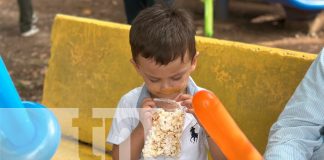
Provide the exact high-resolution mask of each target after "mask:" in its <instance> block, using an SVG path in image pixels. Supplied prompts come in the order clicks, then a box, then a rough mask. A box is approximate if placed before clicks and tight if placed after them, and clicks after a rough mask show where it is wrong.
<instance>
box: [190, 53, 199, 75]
mask: <svg viewBox="0 0 324 160" xmlns="http://www.w3.org/2000/svg"><path fill="white" fill-rule="evenodd" d="M198 56H199V52H197V53H196V55H195V57H193V59H192V62H191V71H194V70H195V69H196V66H197V59H198Z"/></svg>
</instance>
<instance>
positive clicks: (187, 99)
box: [175, 94, 195, 115]
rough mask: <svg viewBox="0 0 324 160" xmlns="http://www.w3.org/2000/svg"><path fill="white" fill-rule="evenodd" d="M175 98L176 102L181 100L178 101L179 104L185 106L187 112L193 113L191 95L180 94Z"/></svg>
mask: <svg viewBox="0 0 324 160" xmlns="http://www.w3.org/2000/svg"><path fill="white" fill-rule="evenodd" d="M175 100H176V101H177V102H181V103H180V105H181V106H185V107H187V112H188V113H191V114H193V115H195V114H194V110H193V107H192V95H189V94H181V95H179V96H178V97H177V98H176V99H175Z"/></svg>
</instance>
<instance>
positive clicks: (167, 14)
mask: <svg viewBox="0 0 324 160" xmlns="http://www.w3.org/2000/svg"><path fill="white" fill-rule="evenodd" d="M129 39H130V44H131V50H132V56H133V59H134V61H135V62H136V58H137V56H138V55H141V56H142V57H144V58H153V59H154V61H155V62H156V63H157V64H160V65H166V64H168V63H169V62H171V61H173V60H175V59H177V58H178V57H181V59H182V60H183V58H184V56H185V54H186V53H188V54H189V58H190V59H191V60H192V59H193V58H194V56H195V55H196V46H195V27H194V24H193V20H192V18H191V16H190V15H189V14H188V13H187V12H185V11H184V10H182V9H176V8H174V7H169V6H167V5H163V4H156V5H154V6H152V7H149V8H146V9H144V10H143V11H141V12H140V13H139V14H138V16H137V17H136V18H135V20H134V21H133V24H132V26H131V29H130V35H129Z"/></svg>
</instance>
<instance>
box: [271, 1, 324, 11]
mask: <svg viewBox="0 0 324 160" xmlns="http://www.w3.org/2000/svg"><path fill="white" fill-rule="evenodd" d="M266 1H267V2H271V3H281V4H283V5H286V6H290V7H293V8H297V9H300V10H313V11H314V10H323V9H324V0H266Z"/></svg>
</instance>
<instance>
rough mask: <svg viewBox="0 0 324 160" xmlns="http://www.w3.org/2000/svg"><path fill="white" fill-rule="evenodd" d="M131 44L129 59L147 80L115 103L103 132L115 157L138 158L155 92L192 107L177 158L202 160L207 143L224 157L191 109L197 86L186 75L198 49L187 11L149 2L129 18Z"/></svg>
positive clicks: (156, 95) (150, 114)
mask: <svg viewBox="0 0 324 160" xmlns="http://www.w3.org/2000/svg"><path fill="white" fill-rule="evenodd" d="M130 44H131V50H132V59H131V63H132V64H133V65H134V67H135V69H136V71H137V72H138V73H139V74H140V75H141V76H142V77H143V79H144V82H145V83H144V85H143V86H141V87H138V88H135V89H133V90H131V91H130V92H128V93H127V94H126V95H124V96H123V97H122V98H121V100H120V102H119V104H118V107H117V110H116V113H115V118H114V120H113V124H112V127H111V129H110V133H109V135H108V138H107V141H108V142H109V143H111V144H113V150H112V156H113V159H132V160H135V159H141V158H142V155H141V153H142V149H143V147H144V140H145V135H147V133H148V130H149V128H150V126H151V122H152V112H151V111H152V109H153V108H155V107H156V105H155V102H154V101H153V98H168V99H173V100H176V101H178V102H181V105H182V106H186V107H187V108H188V112H190V113H186V115H185V123H184V127H183V132H182V136H181V153H180V156H179V159H183V160H206V159H207V149H208V148H209V150H210V151H211V153H212V156H213V158H214V159H224V156H223V155H222V153H221V151H220V149H219V148H218V147H217V145H215V143H214V142H213V141H212V140H211V139H210V138H209V137H208V136H207V135H206V133H205V132H204V130H203V128H202V127H201V126H200V125H199V123H198V122H197V120H196V119H195V117H194V116H193V114H192V113H193V112H192V106H191V103H192V95H193V94H194V93H195V92H197V91H198V90H200V89H201V88H199V87H198V86H197V85H196V84H195V83H194V81H193V80H192V79H191V77H190V74H191V72H193V71H194V70H195V68H196V64H197V55H198V54H197V53H196V47H195V28H194V25H193V21H192V19H191V17H190V16H189V15H188V14H187V13H186V12H185V11H183V10H179V9H175V8H170V7H167V6H163V5H160V4H157V5H154V6H153V7H150V8H147V9H145V10H143V11H141V12H140V13H139V15H138V16H137V17H136V18H135V20H134V22H133V25H132V27H131V29H130ZM131 108H133V109H136V108H141V110H140V112H137V110H133V111H130V109H131ZM132 117H133V118H132ZM134 117H135V118H134ZM193 131H194V133H193ZM193 135H194V137H192V136H193ZM197 136H198V137H197ZM192 139H194V140H192Z"/></svg>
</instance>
